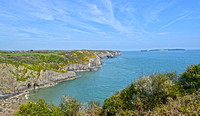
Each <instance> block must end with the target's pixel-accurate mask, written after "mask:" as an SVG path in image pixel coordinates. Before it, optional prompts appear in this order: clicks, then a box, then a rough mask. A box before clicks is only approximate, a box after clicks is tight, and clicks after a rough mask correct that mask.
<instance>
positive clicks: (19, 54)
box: [0, 52, 58, 56]
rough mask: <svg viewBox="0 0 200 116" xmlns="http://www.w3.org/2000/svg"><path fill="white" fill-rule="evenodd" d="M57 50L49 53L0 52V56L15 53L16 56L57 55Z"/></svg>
mask: <svg viewBox="0 0 200 116" xmlns="http://www.w3.org/2000/svg"><path fill="white" fill-rule="evenodd" d="M57 54H58V52H51V53H8V54H5V53H0V56H8V55H16V56H28V55H57Z"/></svg>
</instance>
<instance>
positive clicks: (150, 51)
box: [141, 49, 185, 52]
mask: <svg viewBox="0 0 200 116" xmlns="http://www.w3.org/2000/svg"><path fill="white" fill-rule="evenodd" d="M152 51H185V49H150V50H141V52H152Z"/></svg>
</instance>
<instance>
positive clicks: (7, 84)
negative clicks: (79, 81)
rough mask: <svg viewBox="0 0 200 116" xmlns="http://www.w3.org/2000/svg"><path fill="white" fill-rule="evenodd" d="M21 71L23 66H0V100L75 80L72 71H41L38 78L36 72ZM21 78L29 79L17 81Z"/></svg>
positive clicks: (4, 64) (74, 74)
mask: <svg viewBox="0 0 200 116" xmlns="http://www.w3.org/2000/svg"><path fill="white" fill-rule="evenodd" d="M23 70H24V67H23V66H19V67H18V68H17V67H15V66H13V65H11V64H6V63H1V64H0V98H6V97H8V96H9V95H14V94H15V93H20V92H23V91H25V90H28V89H35V88H38V87H39V88H41V87H45V86H50V85H55V84H56V83H57V82H61V81H65V80H72V79H75V78H76V73H75V72H73V71H67V72H65V73H59V72H55V71H51V70H46V71H43V70H41V72H40V75H39V77H38V75H37V72H35V71H33V70H28V71H27V72H23ZM21 76H29V77H30V78H28V79H27V80H25V81H18V79H20V77H21Z"/></svg>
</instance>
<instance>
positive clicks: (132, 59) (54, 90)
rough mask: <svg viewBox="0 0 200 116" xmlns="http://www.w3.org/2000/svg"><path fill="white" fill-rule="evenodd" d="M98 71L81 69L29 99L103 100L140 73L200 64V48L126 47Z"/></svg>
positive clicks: (55, 101)
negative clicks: (146, 49)
mask: <svg viewBox="0 0 200 116" xmlns="http://www.w3.org/2000/svg"><path fill="white" fill-rule="evenodd" d="M103 62H104V65H103V66H102V67H101V68H99V69H98V70H97V71H92V72H80V73H78V74H77V79H75V80H71V81H66V82H62V83H58V84H57V85H55V86H53V87H49V88H43V89H39V90H35V91H32V92H30V94H29V99H30V100H34V101H35V100H37V98H38V97H41V98H44V99H45V100H46V101H47V102H49V103H53V104H56V105H58V104H59V103H60V100H61V96H62V95H66V96H72V97H74V98H76V99H78V100H79V101H81V102H82V103H83V104H86V103H87V102H89V101H91V100H93V101H98V102H100V103H101V104H103V101H104V100H105V99H106V98H107V97H110V96H112V95H113V94H114V92H116V91H119V90H122V89H123V88H125V87H127V86H128V84H130V83H131V82H133V81H135V80H137V79H139V78H140V77H142V76H144V75H148V74H152V73H158V72H171V71H175V72H176V73H177V74H181V73H182V72H184V71H185V70H186V69H187V67H188V66H189V65H191V64H200V50H186V51H160V52H140V51H123V52H122V55H121V56H119V57H117V58H112V59H103Z"/></svg>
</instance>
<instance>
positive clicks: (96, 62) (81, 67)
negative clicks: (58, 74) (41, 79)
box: [64, 51, 121, 72]
mask: <svg viewBox="0 0 200 116" xmlns="http://www.w3.org/2000/svg"><path fill="white" fill-rule="evenodd" d="M90 52H92V53H93V54H94V55H95V58H89V63H88V64H80V63H73V64H70V65H67V66H65V67H64V70H68V71H75V72H80V71H94V70H97V69H98V68H99V67H101V66H102V64H103V62H102V61H101V59H105V58H115V57H117V56H120V55H121V52H120V51H90Z"/></svg>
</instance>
